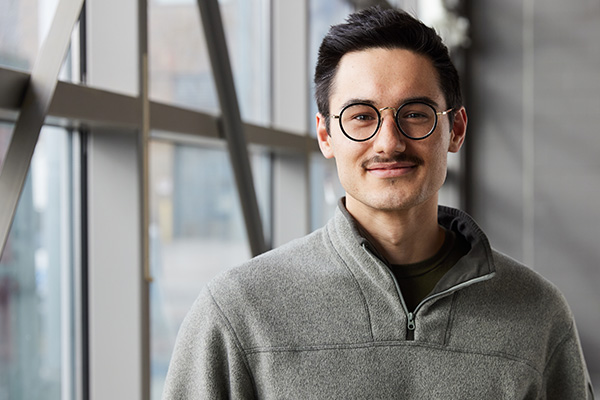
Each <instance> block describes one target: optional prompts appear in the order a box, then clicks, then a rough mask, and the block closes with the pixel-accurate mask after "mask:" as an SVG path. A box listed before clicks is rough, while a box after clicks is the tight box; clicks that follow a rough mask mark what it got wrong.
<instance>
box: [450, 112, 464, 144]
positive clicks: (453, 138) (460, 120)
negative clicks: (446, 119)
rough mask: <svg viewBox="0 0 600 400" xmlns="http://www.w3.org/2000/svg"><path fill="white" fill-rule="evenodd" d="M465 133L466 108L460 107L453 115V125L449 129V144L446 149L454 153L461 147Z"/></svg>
mask: <svg viewBox="0 0 600 400" xmlns="http://www.w3.org/2000/svg"><path fill="white" fill-rule="evenodd" d="M466 133H467V110H465V108H464V107H461V108H460V110H458V111H457V112H456V114H455V115H454V125H452V131H450V144H449V146H448V151H449V152H450V153H456V152H458V151H459V150H460V148H461V147H462V144H463V142H464V141H465V135H466Z"/></svg>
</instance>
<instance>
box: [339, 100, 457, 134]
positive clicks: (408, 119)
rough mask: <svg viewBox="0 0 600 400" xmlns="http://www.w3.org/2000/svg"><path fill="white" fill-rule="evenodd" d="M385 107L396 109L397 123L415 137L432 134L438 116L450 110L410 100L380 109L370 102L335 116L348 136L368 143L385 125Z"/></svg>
mask: <svg viewBox="0 0 600 400" xmlns="http://www.w3.org/2000/svg"><path fill="white" fill-rule="evenodd" d="M385 110H392V111H393V112H394V120H395V121H396V126H397V127H398V129H399V130H400V132H402V134H403V135H404V136H406V137H407V138H409V139H413V140H422V139H425V138H427V137H429V136H430V135H431V134H432V133H433V131H435V128H436V126H437V123H438V115H446V114H448V113H449V112H451V111H452V108H451V109H449V110H446V111H439V112H438V111H436V110H435V108H433V106H432V105H430V104H427V103H422V102H419V101H415V102H409V103H405V104H403V105H401V106H400V107H399V108H397V109H396V108H394V107H383V108H380V109H377V108H375V106H373V105H371V104H368V103H352V104H349V105H347V106H346V107H344V108H343V109H342V111H340V113H339V115H332V117H333V118H336V119H339V121H340V128H341V129H342V132H343V133H344V135H346V137H347V138H348V139H350V140H354V141H355V142H365V141H367V140H369V139H371V138H372V137H373V136H375V134H376V133H377V132H378V131H379V127H380V126H381V120H382V119H381V113H382V112H383V111H385Z"/></svg>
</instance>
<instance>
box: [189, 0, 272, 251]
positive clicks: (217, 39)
mask: <svg viewBox="0 0 600 400" xmlns="http://www.w3.org/2000/svg"><path fill="white" fill-rule="evenodd" d="M198 7H199V9H200V17H201V19H202V25H203V29H204V36H205V40H206V45H207V47H208V52H209V55H210V62H211V67H212V73H213V77H214V79H215V86H216V88H217V93H218V97H219V104H220V106H221V115H222V119H221V122H222V129H223V133H224V135H225V138H226V140H227V144H228V150H229V158H230V160H231V165H232V168H233V173H234V176H235V181H236V185H237V189H238V195H239V198H240V203H241V206H242V212H243V214H244V220H245V225H246V232H247V234H248V241H249V242H250V249H251V251H252V254H253V255H258V254H260V253H262V252H264V251H265V250H266V244H265V237H264V234H263V229H262V221H261V219H260V212H259V209H258V201H257V199H256V191H255V190H254V181H253V180H252V171H251V169H250V160H249V156H248V146H247V145H246V138H245V136H244V126H243V123H242V118H241V115H240V109H239V105H238V101H237V95H236V92H235V84H234V81H233V72H232V70H231V64H230V62H229V54H228V53H227V42H226V40H225V32H224V29H223V22H222V19H221V12H220V10H219V2H218V0H198Z"/></svg>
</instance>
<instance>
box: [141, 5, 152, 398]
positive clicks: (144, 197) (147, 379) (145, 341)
mask: <svg viewBox="0 0 600 400" xmlns="http://www.w3.org/2000/svg"><path fill="white" fill-rule="evenodd" d="M138 68H139V71H138V74H139V107H140V110H141V125H140V126H141V128H140V131H139V133H138V138H139V139H138V152H139V160H140V161H139V162H140V164H139V169H140V171H139V179H140V194H141V210H140V213H141V216H140V217H141V218H140V219H141V227H140V228H141V234H140V236H141V241H142V243H141V252H142V254H141V260H142V266H141V278H142V279H141V283H140V284H141V288H140V292H141V297H142V298H141V299H140V305H141V307H140V316H141V321H140V324H141V330H140V331H141V338H140V346H141V349H140V354H141V360H140V361H141V375H142V376H141V378H142V382H141V386H142V388H141V389H142V398H143V399H149V398H150V396H151V381H152V376H151V371H150V364H151V362H152V360H151V354H150V353H151V337H150V331H151V326H150V284H151V282H152V273H151V271H150V161H149V157H150V156H149V151H150V148H149V145H150V98H149V96H150V94H149V82H148V80H149V70H148V68H149V67H148V2H147V0H138Z"/></svg>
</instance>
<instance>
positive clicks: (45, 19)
mask: <svg viewBox="0 0 600 400" xmlns="http://www.w3.org/2000/svg"><path fill="white" fill-rule="evenodd" d="M57 4H58V0H0V10H2V12H0V65H3V66H6V67H11V68H15V69H21V70H25V71H31V69H32V67H33V63H34V62H35V59H36V56H37V53H38V50H39V48H40V47H41V45H42V43H43V42H44V39H45V38H46V35H47V34H48V30H49V28H50V24H51V22H52V19H53V18H54V13H55V11H56V6H57Z"/></svg>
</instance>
